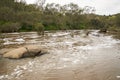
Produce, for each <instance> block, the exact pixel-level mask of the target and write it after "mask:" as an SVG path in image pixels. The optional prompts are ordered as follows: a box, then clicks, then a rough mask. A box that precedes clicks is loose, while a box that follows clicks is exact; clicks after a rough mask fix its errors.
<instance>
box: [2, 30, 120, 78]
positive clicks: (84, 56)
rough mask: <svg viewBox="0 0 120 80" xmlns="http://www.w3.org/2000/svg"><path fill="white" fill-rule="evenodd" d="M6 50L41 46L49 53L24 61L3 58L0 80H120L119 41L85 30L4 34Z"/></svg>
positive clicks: (110, 36) (94, 31)
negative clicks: (25, 46)
mask: <svg viewBox="0 0 120 80" xmlns="http://www.w3.org/2000/svg"><path fill="white" fill-rule="evenodd" d="M3 35H4V36H5V38H3V39H2V40H3V41H4V43H3V45H4V46H6V47H5V48H3V49H1V50H0V52H1V53H2V52H4V50H12V49H13V48H16V47H19V46H23V45H41V46H44V47H46V48H47V50H48V51H49V54H45V55H42V56H38V57H32V58H23V59H17V60H16V59H6V58H2V57H1V58H0V80H120V40H117V39H114V38H112V35H108V34H102V33H98V30H91V31H90V34H89V35H88V36H87V35H86V31H83V30H73V31H54V32H51V31H46V32H45V36H39V35H37V33H36V32H21V33H5V34H3Z"/></svg>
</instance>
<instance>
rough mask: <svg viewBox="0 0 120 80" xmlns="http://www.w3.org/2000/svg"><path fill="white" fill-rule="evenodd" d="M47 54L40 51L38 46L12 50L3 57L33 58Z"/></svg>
mask: <svg viewBox="0 0 120 80" xmlns="http://www.w3.org/2000/svg"><path fill="white" fill-rule="evenodd" d="M45 53H47V51H45V50H43V49H41V47H40V46H35V45H29V46H24V47H20V48H17V49H14V50H12V51H9V52H7V53H5V54H4V55H3V57H5V58H12V59H19V58H22V57H34V56H38V55H42V54H45Z"/></svg>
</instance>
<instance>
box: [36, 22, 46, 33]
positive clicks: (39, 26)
mask: <svg viewBox="0 0 120 80" xmlns="http://www.w3.org/2000/svg"><path fill="white" fill-rule="evenodd" d="M34 26H35V30H36V31H37V32H38V34H40V35H44V25H43V24H41V23H36V24H35V25H34Z"/></svg>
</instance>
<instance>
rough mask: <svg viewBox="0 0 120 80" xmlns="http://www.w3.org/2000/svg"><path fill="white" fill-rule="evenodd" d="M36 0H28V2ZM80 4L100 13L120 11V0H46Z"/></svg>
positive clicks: (110, 13)
mask: <svg viewBox="0 0 120 80" xmlns="http://www.w3.org/2000/svg"><path fill="white" fill-rule="evenodd" d="M35 1H36V0H26V2H27V3H28V4H30V3H34V2H35ZM71 2H72V3H75V4H78V5H79V6H80V7H85V6H90V7H94V8H95V10H96V11H95V13H96V14H99V15H112V14H116V13H120V0H46V3H58V4H61V5H64V4H69V3H71Z"/></svg>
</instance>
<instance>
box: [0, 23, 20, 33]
mask: <svg viewBox="0 0 120 80" xmlns="http://www.w3.org/2000/svg"><path fill="white" fill-rule="evenodd" d="M19 28H20V24H19V23H13V22H6V23H5V24H1V26H0V32H15V31H18V30H19Z"/></svg>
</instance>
